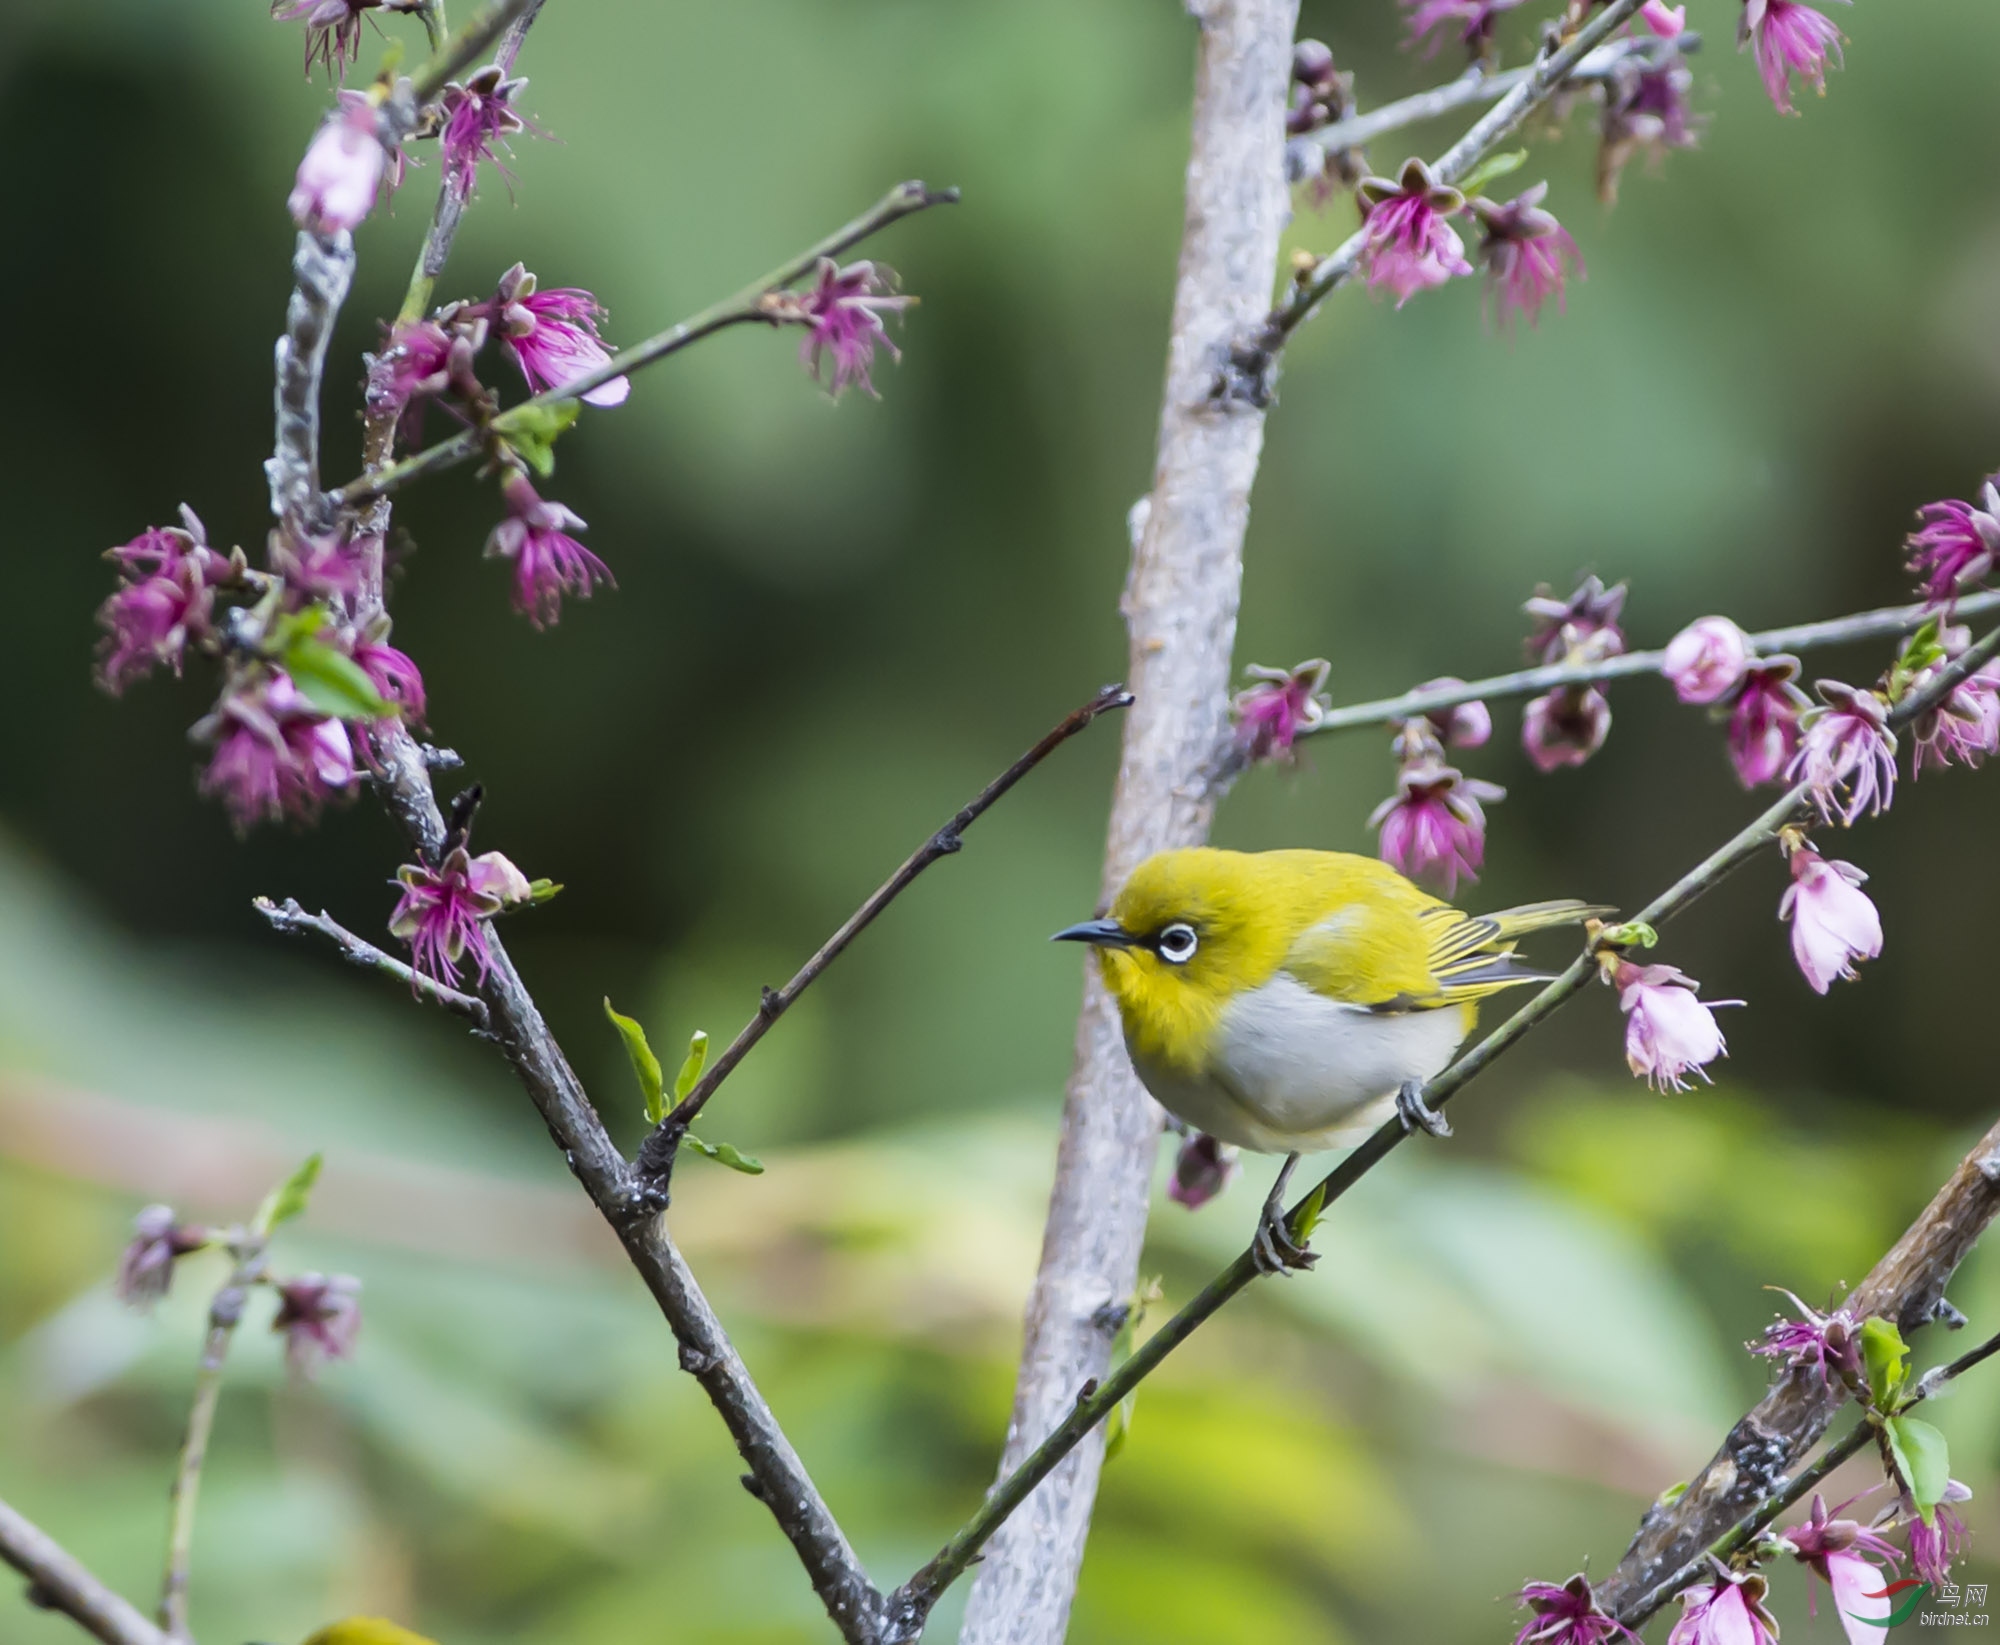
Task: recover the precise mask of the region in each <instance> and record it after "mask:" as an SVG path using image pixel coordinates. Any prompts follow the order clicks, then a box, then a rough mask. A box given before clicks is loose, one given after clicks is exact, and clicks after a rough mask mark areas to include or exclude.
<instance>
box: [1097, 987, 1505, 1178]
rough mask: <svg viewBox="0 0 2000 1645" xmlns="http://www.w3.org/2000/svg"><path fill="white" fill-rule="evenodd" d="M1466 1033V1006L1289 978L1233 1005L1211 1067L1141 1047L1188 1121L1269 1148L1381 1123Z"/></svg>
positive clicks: (1153, 1075)
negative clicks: (1406, 1007) (1392, 1005)
mask: <svg viewBox="0 0 2000 1645" xmlns="http://www.w3.org/2000/svg"><path fill="white" fill-rule="evenodd" d="M1464 1037H1465V1022H1464V1017H1463V1015H1462V1014H1461V1013H1460V1011H1459V1010H1458V1009H1457V1008H1456V1007H1452V1006H1447V1007H1445V1008H1444V1009H1442V1010H1435V1011H1408V1012H1401V1013H1377V1012H1373V1011H1368V1010H1366V1009H1364V1008H1362V1007H1360V1006H1354V1005H1343V1004H1341V1003H1340V1002H1339V1001H1338V1000H1329V999H1327V998H1325V997H1324V996H1323V995H1320V994H1315V993H1314V992H1313V991H1312V990H1311V989H1309V988H1307V987H1306V986H1305V985H1304V984H1303V983H1301V982H1299V981H1297V980H1296V979H1294V978H1292V977H1289V976H1284V975H1282V974H1281V975H1279V976H1278V977H1276V978H1274V979H1273V980H1272V981H1270V982H1268V983H1266V984H1265V985H1264V986H1263V987H1262V988H1258V989H1254V990H1252V991H1251V992H1249V993H1247V994H1241V995H1238V996H1237V997H1236V998H1235V999H1234V1000H1232V1001H1231V1002H1230V1004H1229V1005H1228V1006H1227V1007H1226V1008H1225V1009H1224V1011H1223V1016H1222V1025H1221V1032H1220V1038H1219V1044H1218V1047H1217V1049H1216V1052H1215V1055H1214V1057H1213V1059H1212V1062H1211V1065H1210V1068H1209V1070H1208V1072H1207V1073H1206V1074H1200V1075H1190V1074H1187V1073H1184V1072H1181V1071H1178V1070H1172V1069H1168V1068H1165V1067H1162V1066H1160V1065H1159V1064H1156V1063H1154V1064H1150V1066H1149V1059H1145V1058H1142V1057H1140V1056H1139V1055H1137V1054H1136V1053H1135V1054H1134V1057H1133V1065H1134V1067H1136V1068H1137V1069H1138V1072H1139V1077H1140V1078H1141V1079H1142V1080H1144V1081H1145V1083H1146V1088H1147V1089H1148V1090H1150V1091H1151V1092H1152V1093H1153V1095H1154V1096H1155V1097H1157V1098H1158V1099H1159V1100H1160V1102H1161V1103H1162V1105H1164V1106H1165V1107H1166V1108H1167V1109H1168V1110H1169V1111H1170V1112H1172V1113H1173V1114H1175V1115H1177V1116H1178V1117H1179V1118H1181V1119H1183V1120H1185V1121H1187V1123H1188V1124H1190V1125H1193V1126H1197V1127H1199V1128H1200V1129H1201V1130H1203V1131H1206V1132H1208V1133H1209V1134H1210V1135H1211V1136H1215V1137H1220V1138H1221V1139H1222V1140H1223V1141H1224V1142H1231V1143H1235V1144H1236V1145H1237V1146H1238V1147H1240V1148H1250V1149H1255V1150H1257V1151H1259V1152H1261V1153H1267V1154H1278V1153H1290V1152H1292V1151H1293V1150H1294V1149H1296V1150H1299V1151H1300V1152H1306V1153H1309V1152H1312V1151H1313V1150H1315V1149H1321V1148H1333V1147H1339V1146H1341V1145H1343V1144H1345V1143H1348V1142H1351V1141H1355V1140H1357V1139H1358V1136H1359V1135H1360V1134H1362V1133H1364V1132H1365V1131H1367V1130H1368V1129H1371V1128H1372V1127H1373V1126H1375V1125H1378V1124H1380V1123H1381V1120H1382V1118H1383V1117H1384V1116H1385V1114H1386V1110H1387V1104H1388V1103H1389V1102H1390V1101H1392V1100H1393V1099H1394V1097H1395V1095H1396V1092H1397V1091H1398V1090H1400V1089H1401V1088H1402V1086H1403V1085H1404V1083H1405V1082H1406V1081H1409V1080H1427V1079H1429V1078H1430V1077H1431V1076H1432V1075H1433V1074H1436V1073H1437V1072H1438V1071H1439V1070H1440V1069H1442V1068H1443V1067H1444V1066H1445V1065H1446V1064H1447V1063H1449V1062H1450V1061H1451V1057H1452V1053H1453V1052H1454V1051H1456V1050H1457V1049H1458V1045H1459V1042H1460V1041H1461V1040H1462V1039H1463V1038H1464Z"/></svg>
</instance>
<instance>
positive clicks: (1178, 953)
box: [1153, 920, 1198, 965]
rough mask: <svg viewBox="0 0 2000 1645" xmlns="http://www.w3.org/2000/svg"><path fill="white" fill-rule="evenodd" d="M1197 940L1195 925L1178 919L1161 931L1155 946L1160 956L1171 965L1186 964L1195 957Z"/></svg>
mask: <svg viewBox="0 0 2000 1645" xmlns="http://www.w3.org/2000/svg"><path fill="white" fill-rule="evenodd" d="M1197 941H1198V939H1197V938H1196V936H1195V934H1194V927H1193V926H1191V925H1187V924H1184V923H1183V922H1181V921H1179V920H1176V921H1175V922H1174V923H1173V924H1172V925H1170V926H1168V927H1167V928H1166V929H1165V930H1164V931H1162V932H1161V933H1160V935H1159V938H1158V940H1157V941H1155V942H1154V944H1153V947H1154V950H1155V951H1156V952H1157V953H1158V954H1159V956H1160V958H1161V959H1163V960H1165V961H1167V962H1168V963H1169V964H1170V965H1186V964H1187V962H1188V961H1189V960H1191V959H1193V958H1194V951H1195V947H1196V944H1197Z"/></svg>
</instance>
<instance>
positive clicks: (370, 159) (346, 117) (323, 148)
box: [286, 91, 386, 235]
mask: <svg viewBox="0 0 2000 1645" xmlns="http://www.w3.org/2000/svg"><path fill="white" fill-rule="evenodd" d="M376 119H377V115H376V109H375V105H374V104H373V103H371V102H370V101H369V100H368V98H367V97H366V96H364V95H363V94H362V93H360V92H358V91H343V92H342V93H340V106H339V107H338V108H336V109H335V110H334V111H333V113H332V114H330V115H328V116H327V117H326V120H325V122H324V123H323V124H322V125H321V126H320V128H319V130H318V132H317V133H315V134H314V136H313V140H312V143H311V145H310V146H309V147H308V148H307V149H306V157H305V158H304V159H303V160H301V161H300V162H299V175H298V181H297V183H296V184H294V185H293V188H292V195H291V198H290V199H289V200H288V201H286V205H287V207H288V208H289V209H290V211H291V214H292V221H293V222H295V223H297V224H298V225H299V227H300V228H303V229H310V230H311V231H312V232H313V233H314V234H321V235H328V234H335V233H338V232H339V231H340V230H342V229H352V228H356V227H358V226H359V225H360V223H361V221H362V219H364V218H365V217H366V216H367V215H368V213H369V212H370V211H372V210H373V209H374V207H375V193H376V190H377V189H379V188H380V187H381V186H382V169H383V165H384V163H385V160H386V156H385V155H384V154H383V152H382V144H381V141H380V139H379V138H378V137H377V136H376Z"/></svg>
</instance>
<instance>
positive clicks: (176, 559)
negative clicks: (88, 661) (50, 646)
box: [97, 503, 235, 696]
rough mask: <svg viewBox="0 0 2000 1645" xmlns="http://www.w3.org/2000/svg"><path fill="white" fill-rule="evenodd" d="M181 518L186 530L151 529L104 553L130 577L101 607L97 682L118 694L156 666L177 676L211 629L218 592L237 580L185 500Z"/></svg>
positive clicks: (162, 527)
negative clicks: (189, 652)
mask: <svg viewBox="0 0 2000 1645" xmlns="http://www.w3.org/2000/svg"><path fill="white" fill-rule="evenodd" d="M181 519H182V521H183V522H184V525H183V526H148V527H147V528H146V529H145V530H144V531H142V532H140V533H139V535H138V536H136V537H134V538H133V539H132V540H131V541H130V542H129V543H125V544H122V545H121V546H119V547H117V548H112V549H107V550H105V554H104V557H105V558H106V559H107V560H110V561H111V562H112V563H113V564H115V565H116V566H117V567H118V569H119V571H120V572H122V573H123V574H124V575H123V579H122V580H121V581H120V583H119V585H118V587H117V589H116V590H115V591H114V592H113V593H112V595H111V597H110V598H109V599H107V600H106V601H105V602H104V604H103V605H101V606H99V607H98V609H97V622H98V626H99V627H101V628H102V629H103V630H104V638H103V640H102V641H101V642H100V643H99V647H98V664H97V677H98V681H99V683H100V684H101V685H102V686H103V687H104V689H105V690H107V691H109V692H110V693H111V694H112V695H113V696H120V695H122V694H123V693H124V690H125V688H126V686H128V685H130V684H131V683H132V682H133V681H134V680H138V679H142V678H144V677H145V676H146V675H148V674H150V673H151V672H152V671H153V670H154V669H155V668H158V667H167V668H171V669H172V670H173V671H174V673H175V674H179V673H180V671H181V662H182V659H183V657H184V656H185V655H186V652H187V648H188V646H189V644H190V643H196V642H200V641H203V640H206V639H208V638H209V637H210V635H211V633H212V632H213V629H212V622H211V619H212V617H213V614H214V609H215V592H214V591H215V589H216V588H217V586H219V585H220V584H222V583H226V582H228V581H230V580H231V578H233V577H234V576H235V569H234V568H233V567H232V566H231V565H230V563H229V561H228V560H227V559H225V558H224V557H223V556H222V555H220V554H218V553H216V552H215V550H213V549H212V548H210V547H209V546H208V533H207V532H206V531H205V530H204V529H203V527H202V523H201V521H200V520H199V519H198V518H197V517H196V516H195V512H194V510H193V509H191V508H189V507H188V506H187V505H186V504H185V503H183V504H182V505H181Z"/></svg>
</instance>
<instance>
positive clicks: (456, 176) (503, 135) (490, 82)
mask: <svg viewBox="0 0 2000 1645" xmlns="http://www.w3.org/2000/svg"><path fill="white" fill-rule="evenodd" d="M527 85H528V82H527V81H526V80H525V79H520V80H509V79H508V78H507V77H506V74H505V71H503V70H502V69H501V67H500V65H499V64H498V63H489V64H487V65H486V67H484V68H483V69H480V70H479V71H478V72H476V73H474V74H472V75H469V76H468V77H467V78H466V81H465V83H464V84H463V85H461V84H459V82H458V81H456V80H453V81H450V82H449V83H447V84H446V86H445V88H444V91H443V93H442V95H441V96H440V97H439V99H438V102H439V104H440V106H441V107H442V109H443V120H442V123H441V125H440V127H439V130H438V150H439V152H440V153H441V154H442V155H443V156H444V174H445V176H446V177H447V178H449V179H451V181H452V182H453V184H454V185H455V186H456V187H457V188H458V190H459V191H460V193H462V194H470V193H471V192H472V184H473V179H474V174H475V173H476V172H477V171H478V169H479V162H480V161H482V160H485V161H487V162H489V163H490V164H491V165H492V166H493V168H494V169H495V170H496V171H498V172H499V173H500V175H501V176H502V177H506V178H508V180H509V181H510V183H511V181H512V173H510V172H509V171H508V170H507V166H506V162H505V161H503V160H502V159H501V158H500V156H501V154H502V153H503V152H506V151H507V139H508V138H510V137H513V136H516V135H518V134H519V133H521V132H523V131H527V130H529V129H531V128H530V127H529V125H528V122H527V121H525V120H523V119H522V118H521V116H520V115H519V114H518V113H516V112H515V109H514V99H515V98H516V97H518V96H519V95H520V94H521V93H522V92H523V91H525V90H526V89H527Z"/></svg>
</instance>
